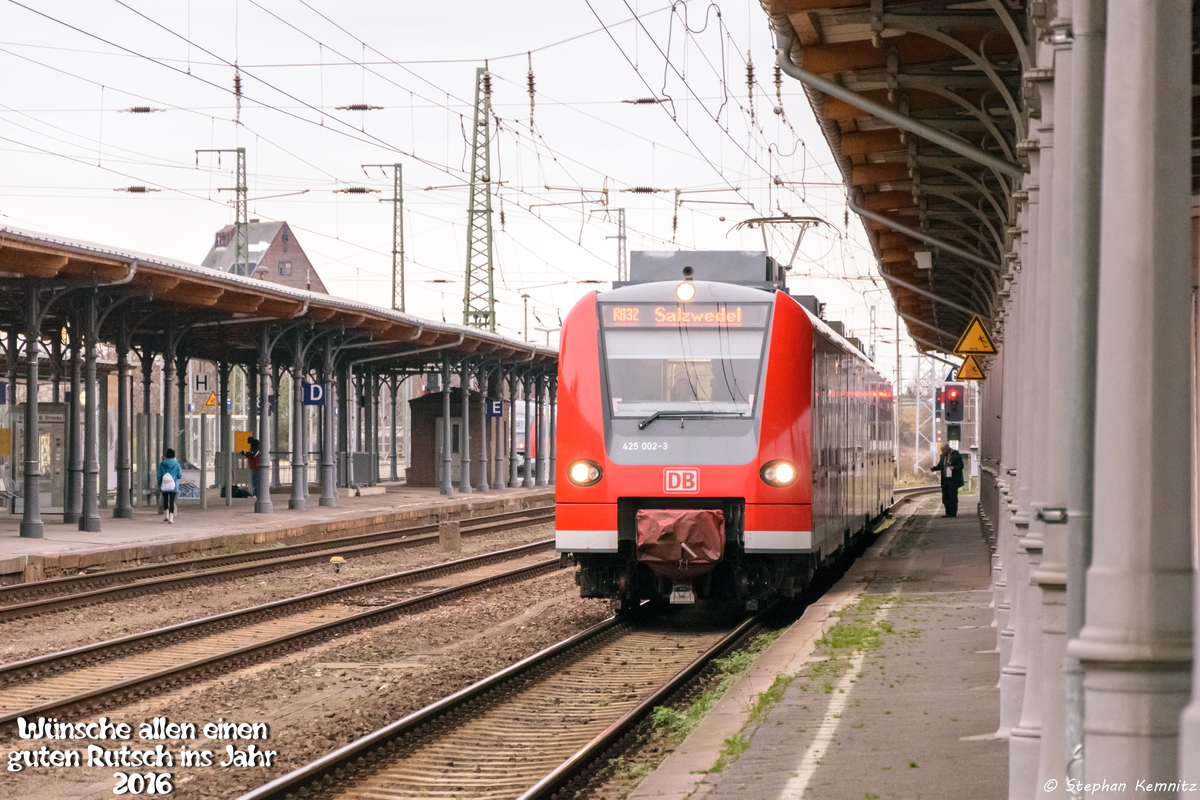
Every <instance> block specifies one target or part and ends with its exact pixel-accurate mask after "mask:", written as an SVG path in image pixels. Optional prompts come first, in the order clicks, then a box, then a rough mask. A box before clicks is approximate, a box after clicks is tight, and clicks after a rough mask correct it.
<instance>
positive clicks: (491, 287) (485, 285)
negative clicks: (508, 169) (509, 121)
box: [463, 67, 496, 331]
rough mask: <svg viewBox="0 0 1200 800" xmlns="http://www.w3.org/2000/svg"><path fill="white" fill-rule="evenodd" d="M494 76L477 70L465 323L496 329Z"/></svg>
mask: <svg viewBox="0 0 1200 800" xmlns="http://www.w3.org/2000/svg"><path fill="white" fill-rule="evenodd" d="M491 114H492V76H491V75H490V74H489V73H488V71H487V67H480V68H479V69H477V70H475V125H474V127H473V128H472V135H471V204H470V207H469V208H468V210H467V275H466V285H465V287H464V291H463V324H464V325H467V326H469V327H472V328H484V329H486V330H489V331H494V330H496V288H495V282H494V278H493V273H494V270H493V267H492V151H491V122H490V121H491Z"/></svg>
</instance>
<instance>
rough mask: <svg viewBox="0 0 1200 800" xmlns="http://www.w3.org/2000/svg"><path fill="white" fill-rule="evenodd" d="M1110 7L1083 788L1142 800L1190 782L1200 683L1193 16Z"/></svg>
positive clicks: (1184, 5)
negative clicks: (1193, 686)
mask: <svg viewBox="0 0 1200 800" xmlns="http://www.w3.org/2000/svg"><path fill="white" fill-rule="evenodd" d="M1108 7H1109V13H1108V25H1107V27H1108V31H1109V36H1108V47H1107V52H1106V57H1107V70H1106V75H1105V87H1104V95H1105V96H1104V108H1105V113H1104V157H1103V164H1104V166H1103V184H1102V185H1103V190H1102V191H1103V202H1102V210H1101V239H1100V305H1099V326H1098V327H1099V339H1098V349H1097V364H1096V431H1097V437H1096V441H1097V444H1096V453H1095V475H1096V477H1095V523H1094V550H1093V558H1092V566H1091V568H1090V569H1089V570H1088V577H1087V619H1086V624H1085V625H1084V628H1083V630H1082V631H1081V633H1080V636H1079V638H1078V639H1076V640H1074V641H1072V642H1071V643H1070V644H1069V645H1068V649H1069V652H1070V653H1071V654H1072V655H1075V656H1077V657H1078V658H1079V659H1080V660H1081V662H1082V664H1083V669H1084V695H1085V709H1086V717H1085V721H1084V778H1085V780H1086V781H1088V782H1096V781H1107V782H1108V784H1109V785H1116V786H1117V787H1119V788H1114V789H1112V790H1109V791H1099V792H1096V793H1095V794H1093V795H1091V796H1093V797H1118V796H1122V797H1128V796H1131V795H1132V794H1133V793H1134V791H1135V788H1134V787H1135V785H1136V782H1137V781H1139V780H1142V781H1151V782H1156V781H1164V782H1170V781H1176V780H1178V779H1179V774H1180V766H1181V764H1180V762H1179V748H1180V742H1179V728H1180V712H1181V711H1182V709H1183V706H1184V704H1185V703H1186V702H1187V700H1188V694H1189V690H1190V685H1189V684H1190V678H1191V660H1192V613H1191V612H1192V552H1191V535H1190V531H1191V455H1190V452H1189V448H1188V447H1186V446H1181V445H1180V441H1181V440H1185V441H1186V440H1187V438H1185V437H1189V434H1190V432H1191V425H1192V421H1191V415H1190V399H1191V391H1190V380H1191V360H1190V342H1189V336H1188V330H1189V327H1190V324H1191V321H1190V305H1191V304H1190V297H1191V281H1190V272H1191V269H1190V253H1189V251H1190V246H1191V244H1190V231H1189V220H1188V214H1189V211H1188V200H1189V194H1190V186H1189V180H1190V174H1191V170H1190V164H1189V159H1190V137H1191V107H1192V97H1191V61H1192V59H1191V25H1190V21H1191V7H1192V4H1191V3H1190V2H1185V0H1110V2H1109V6H1108ZM1186 768H1187V769H1190V770H1192V771H1195V769H1196V764H1195V762H1194V761H1193V763H1191V764H1190V765H1187V766H1186ZM1122 784H1123V786H1122ZM1145 794H1146V795H1147V796H1151V797H1154V796H1159V797H1174V796H1175V792H1174V791H1171V792H1169V793H1167V792H1163V793H1151V792H1147V793H1145ZM1138 796H1139V797H1140V796H1142V793H1139V794H1138Z"/></svg>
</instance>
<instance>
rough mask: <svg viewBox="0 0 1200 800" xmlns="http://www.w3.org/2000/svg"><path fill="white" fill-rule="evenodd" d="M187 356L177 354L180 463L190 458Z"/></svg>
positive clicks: (176, 442)
mask: <svg viewBox="0 0 1200 800" xmlns="http://www.w3.org/2000/svg"><path fill="white" fill-rule="evenodd" d="M189 361H191V359H190V358H188V357H187V356H185V355H183V354H181V353H178V354H176V356H175V389H176V391H177V392H178V394H177V396H176V397H175V409H176V413H177V414H179V416H178V417H177V418H176V419H175V458H176V459H178V460H179V463H181V464H182V463H183V462H185V461H187V460H188V444H189V442H188V435H187V407H188V402H187V399H188V362H189Z"/></svg>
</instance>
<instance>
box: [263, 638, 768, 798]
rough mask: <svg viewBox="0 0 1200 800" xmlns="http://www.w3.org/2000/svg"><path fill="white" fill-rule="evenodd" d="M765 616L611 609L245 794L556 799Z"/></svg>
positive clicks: (309, 796)
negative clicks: (698, 617) (683, 619)
mask: <svg viewBox="0 0 1200 800" xmlns="http://www.w3.org/2000/svg"><path fill="white" fill-rule="evenodd" d="M757 625H758V621H757V618H751V619H748V620H745V621H743V622H742V623H741V624H738V625H736V626H724V627H719V626H717V625H714V624H711V623H710V624H709V625H708V626H706V627H700V628H696V629H691V630H679V629H678V628H677V627H676V628H671V627H670V626H668V625H665V624H662V623H652V622H638V623H635V622H631V621H629V620H627V619H619V618H614V619H610V620H608V621H606V622H603V623H600V624H599V625H596V626H594V627H593V628H591V629H589V630H587V631H584V632H583V633H580V634H578V635H576V636H574V637H571V638H570V639H567V640H565V641H563V642H561V643H559V644H557V645H554V646H553V647H551V648H548V649H546V650H543V651H542V652H541V653H538V654H536V655H533V656H531V657H529V658H527V659H525V660H524V661H521V662H518V663H516V664H514V665H512V666H510V667H508V668H507V669H504V670H502V671H500V672H498V673H496V674H495V675H493V676H492V677H490V678H487V679H485V680H483V681H480V682H479V683H476V684H475V685H473V686H470V687H468V688H466V689H464V690H462V691H460V692H457V693H456V694H453V695H450V696H449V697H447V698H445V699H443V700H441V701H439V702H437V703H434V704H433V705H431V706H428V707H426V708H425V709H422V710H421V711H418V712H416V713H414V714H411V715H409V716H408V717H405V718H404V719H402V720H399V721H398V722H394V723H392V724H391V725H388V726H387V727H384V728H381V729H380V730H378V731H376V732H375V733H372V734H370V735H368V736H365V737H363V738H361V739H359V740H358V741H355V742H352V743H351V744H349V745H347V746H345V747H343V748H341V749H339V750H336V751H334V752H332V753H330V754H328V755H326V756H324V757H323V758H321V759H318V760H317V761H314V762H313V763H311V764H309V765H307V766H305V767H302V768H300V769H298V770H295V771H293V772H291V773H289V774H287V775H284V776H282V777H280V778H278V779H276V780H274V781H272V782H271V783H268V784H266V785H265V786H262V787H260V788H259V789H257V790H255V791H252V792H250V793H248V794H246V795H243V797H242V798H241V800H283V798H287V797H304V798H317V797H338V798H364V799H365V798H371V799H372V800H385V799H386V798H412V797H446V798H449V797H454V798H516V797H520V798H522V800H533V799H534V798H548V797H550V796H552V795H553V794H554V793H555V792H556V791H559V790H561V789H562V788H564V787H566V786H568V785H570V784H572V782H575V781H579V780H580V779H581V776H583V775H584V774H585V773H586V772H587V771H588V770H589V769H590V768H592V767H593V766H599V765H600V762H601V761H602V759H601V756H602V755H603V754H604V753H606V752H607V751H608V750H609V749H610V748H611V747H613V746H614V745H617V744H618V743H619V742H621V740H622V738H623V737H625V736H626V735H627V734H629V733H631V732H632V731H633V729H634V728H635V727H636V726H637V724H638V723H639V722H640V721H641V720H642V719H644V718H645V717H646V716H647V715H648V714H649V713H650V711H651V710H652V709H653V708H654V707H656V706H660V705H663V704H664V703H666V702H667V701H668V700H669V699H670V698H671V697H672V696H673V695H675V694H676V693H677V692H679V691H680V690H681V689H683V688H684V687H685V686H686V685H687V684H688V683H689V682H690V681H691V680H693V679H695V678H696V677H697V676H699V675H700V674H701V672H702V671H703V670H704V668H705V667H706V666H708V665H709V664H710V663H711V662H712V660H713V659H715V658H717V657H719V656H721V655H723V654H725V653H727V652H729V650H730V649H732V648H733V647H734V646H735V645H736V644H737V643H738V642H740V641H742V640H743V639H744V638H745V637H747V636H748V635H749V634H750V633H751V632H752V631H753V630H754V629H755V628H756V627H757Z"/></svg>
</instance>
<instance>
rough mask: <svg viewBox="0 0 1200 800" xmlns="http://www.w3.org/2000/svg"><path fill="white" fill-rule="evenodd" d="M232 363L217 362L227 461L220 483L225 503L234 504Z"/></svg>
mask: <svg viewBox="0 0 1200 800" xmlns="http://www.w3.org/2000/svg"><path fill="white" fill-rule="evenodd" d="M231 370H232V365H231V364H230V363H229V362H228V361H218V362H217V387H218V392H219V394H220V402H221V408H220V410H219V411H218V412H217V419H218V420H219V422H220V425H221V435H220V437H219V438H220V440H221V444H220V449H221V452H222V453H224V454H225V463H224V465H223V467H222V469H221V477H220V479H219V480H220V484H221V485H222V486H223V487H225V488H224V491H225V505H227V506H232V505H233V418H232V416H231V415H230V413H229V373H230V371H231Z"/></svg>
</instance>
